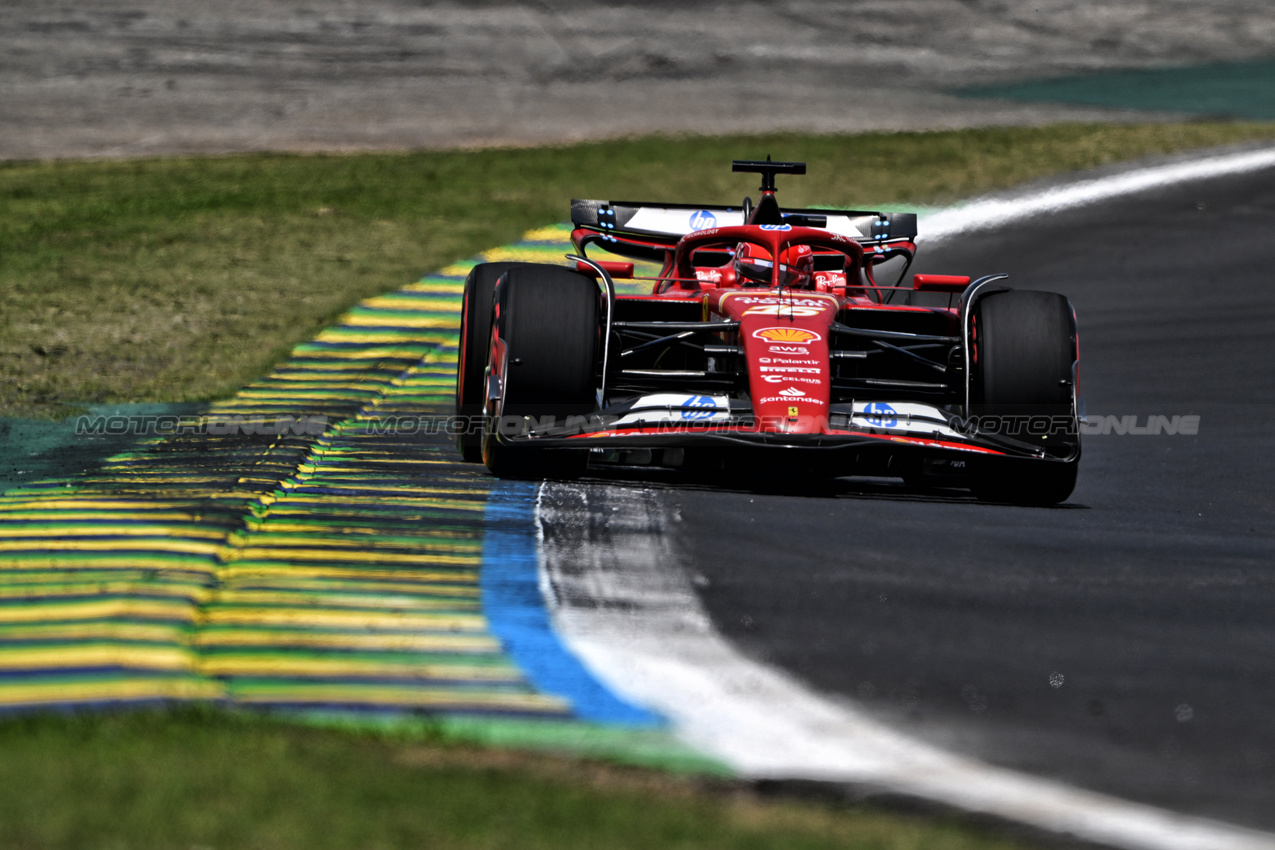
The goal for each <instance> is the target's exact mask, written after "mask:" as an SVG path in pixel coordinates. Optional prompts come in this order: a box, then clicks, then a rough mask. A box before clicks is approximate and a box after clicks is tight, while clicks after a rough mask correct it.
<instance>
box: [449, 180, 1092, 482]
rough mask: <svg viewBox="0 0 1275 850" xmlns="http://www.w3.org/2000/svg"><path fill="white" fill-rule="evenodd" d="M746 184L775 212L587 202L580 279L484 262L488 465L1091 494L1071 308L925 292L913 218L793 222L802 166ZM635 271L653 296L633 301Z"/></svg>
mask: <svg viewBox="0 0 1275 850" xmlns="http://www.w3.org/2000/svg"><path fill="white" fill-rule="evenodd" d="M733 170H734V171H737V172H747V173H756V174H760V175H761V178H762V179H761V188H760V192H761V194H760V198H759V200H758V201H757V202H756V204H754V203H753V202H752V201H751V199H749V198H745V199H744V200H743V203H742V204H740V205H739V206H738V207H724V206H694V205H685V204H660V203H635V202H622V201H598V200H576V201H572V202H571V220H572V224H573V227H574V229H573V231H572V234H571V241H572V244H573V246H574V248H575V254H574V255H570V256H568V257H566V259H565V265H551V264H538V263H511V262H496V263H483V264H480V265H478V266H475V267H474V269H473V271H472V272H471V273H470V274H469V277H468V279H467V280H466V283H465V291H464V301H463V308H462V319H461V327H460V354H459V364H458V372H457V379H456V412H457V415H458V422H459V423H460V427H459V428H458V443H459V448H460V451H461V453H462V454H463V455H464V457H465V459H466V460H468V461H472V462H483V463H485V464H486V465H487V467H488V468H489V469H490V470H491V472H492V473H493V474H494V475H497V476H501V477H510V478H526V479H536V478H546V477H550V478H571V477H576V476H579V475H581V474H584V473H585V472H586V470H589V469H598V470H600V469H603V468H605V467H607V466H608V465H612V466H614V465H619V466H624V467H633V466H654V467H667V468H670V469H674V470H681V471H682V472H683V473H686V474H695V475H699V476H701V477H703V476H708V477H709V478H712V477H713V476H719V475H720V476H727V475H729V476H732V477H734V478H738V477H740V476H743V477H749V476H752V477H765V478H770V477H784V478H788V479H796V480H812V479H815V478H824V479H827V478H832V477H841V476H888V477H894V478H902V479H903V480H904V481H905V482H908V483H910V484H914V485H918V486H925V485H940V486H952V487H967V488H969V489H970V490H971V491H972V492H973V493H974V495H975V496H977V497H978V498H980V499H983V500H991V501H1007V502H1018V503H1032V504H1052V503H1057V502H1061V501H1063V500H1065V499H1066V498H1067V497H1068V496H1069V495H1070V494H1071V492H1072V490H1073V488H1074V487H1075V483H1076V471H1077V467H1078V465H1079V460H1080V437H1079V426H1078V416H1077V401H1076V389H1077V366H1078V360H1079V348H1078V339H1077V333H1076V317H1075V311H1074V310H1073V309H1072V306H1071V304H1070V303H1069V302H1068V300H1067V299H1066V298H1065V297H1063V296H1062V295H1060V294H1057V293H1053V292H1039V291H1030V290H1018V289H1011V288H1010V287H1009V286H1008V285H1007V279H1006V276H1005V275H1003V274H990V275H986V276H983V277H978V278H977V279H972V278H971V277H969V276H966V275H934V274H917V275H913V276H912V278H911V280H910V281H908V280H907V271H908V266H909V265H910V264H911V262H912V259H913V257H914V256H915V253H916V235H917V220H916V216H915V215H912V214H908V213H886V212H867V211H848V210H841V209H806V208H802V209H789V208H785V207H782V206H781V205H780V203H779V201H778V199H777V195H776V188H775V179H776V176H777V175H780V174H785V175H787V174H794V175H795V174H804V173H805V170H806V169H805V164H804V163H799V162H771V161H770V160H769V158H768V159H767V160H766V161H764V162H762V161H735V162H734V163H733ZM590 250H592V251H593V252H594V253H593V256H590V254H589V251H590ZM601 255H605V258H604V257H603V256H601ZM637 264H642V265H646V266H648V267H649V268H650V269H651V270H652V273H651V274H650V275H648V279H649V280H650V281H651V286H650V290H649V292H644V293H642V294H622V293H617V291H616V283H615V281H616V280H626V279H634V278H635V271H634V269H635V265H637ZM656 267H658V269H659V271H658V273H654V269H655V268H656ZM882 277H889V278H890V279H891V281H890V282H888V283H887V282H884V281H882V280H880V278H882Z"/></svg>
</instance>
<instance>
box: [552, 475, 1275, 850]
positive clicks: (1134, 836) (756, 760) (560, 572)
mask: <svg viewBox="0 0 1275 850" xmlns="http://www.w3.org/2000/svg"><path fill="white" fill-rule="evenodd" d="M538 517H539V524H540V528H541V531H542V549H541V569H542V571H543V575H542V581H541V586H542V588H543V589H544V592H545V597H546V601H547V603H548V605H549V606H550V610H551V611H552V614H553V621H554V625H555V628H556V629H557V631H558V633H559V635H560V636H561V638H562V639H563V641H564V642H565V643H566V644H567V646H568V647H569V649H570V650H571V651H572V652H573V653H575V655H576V656H577V657H578V658H579V659H580V660H581V661H582V662H583V663H584V665H585V666H586V667H587V668H588V669H589V670H590V672H592V673H593V675H594V676H596V677H597V678H598V679H599V680H600V681H602V682H603V683H604V684H605V685H606V686H607V687H609V688H611V689H612V690H613V691H614V692H615V693H617V694H619V695H620V696H621V697H623V698H624V699H626V700H629V701H631V702H633V703H635V704H637V705H642V706H645V707H647V708H650V709H651V710H653V711H656V712H659V713H661V714H663V715H664V716H666V717H667V718H668V719H669V720H670V721H671V723H672V724H673V728H674V731H675V732H676V734H677V735H678V736H679V737H680V738H681V739H682V740H683V741H685V742H686V743H687V744H689V745H691V746H693V747H695V748H697V749H699V750H701V751H702V752H704V753H706V754H708V755H711V756H713V757H715V758H718V759H720V760H722V761H723V762H725V763H726V764H728V765H729V766H731V767H732V768H733V769H734V770H736V771H738V773H739V774H741V775H742V776H745V777H754V778H772V779H782V778H801V779H818V780H826V781H833V782H847V783H855V784H862V785H866V786H869V787H872V788H876V789H881V790H883V791H889V792H894V793H899V794H905V795H908V796H912V797H919V798H924V799H928V800H935V801H939V802H942V803H945V804H948V805H953V806H959V807H960V808H962V809H966V810H968V811H971V812H981V813H985V814H989V815H992V816H995V817H1000V818H1006V819H1010V820H1013V821H1017V822H1020V823H1025V824H1030V825H1031V826H1034V827H1037V828H1041V829H1045V830H1049V831H1051V832H1054V833H1058V834H1063V835H1072V836H1076V837H1078V838H1082V839H1084V840H1087V841H1094V842H1099V843H1103V844H1107V845H1111V846H1115V847H1123V848H1130V850H1134V848H1136V850H1272V848H1275V836H1273V835H1270V834H1268V833H1263V832H1258V831H1255V830H1248V829H1244V828H1242V827H1236V826H1232V825H1229V824H1225V823H1220V822H1216V821H1211V820H1206V819H1203V818H1196V817H1189V816H1186V815H1181V814H1177V813H1174V812H1170V811H1166V810H1163V809H1157V808H1155V807H1152V806H1146V805H1141V804H1137V803H1131V802H1127V801H1125V800H1121V799H1118V798H1115V797H1111V796H1107V795H1104V794H1098V793H1095V792H1091V791H1085V790H1082V789H1079V788H1074V787H1071V786H1068V785H1064V784H1062V783H1058V782H1053V781H1050V780H1046V779H1040V778H1038V777H1034V776H1029V775H1027V774H1023V773H1017V772H1015V771H1011V770H1006V769H1003V768H997V767H993V766H991V765H988V764H985V763H983V762H980V761H977V760H975V759H970V758H966V757H963V756H959V755H955V754H953V753H949V752H945V751H943V750H941V749H938V748H936V747H933V746H930V745H928V744H924V743H921V742H919V741H916V740H914V739H911V738H909V737H907V736H906V735H903V734H900V733H899V732H897V731H895V730H893V729H890V728H889V727H887V726H885V725H883V724H881V723H879V722H876V721H874V720H872V719H871V718H869V717H868V716H867V715H866V714H864V713H863V712H862V711H859V710H857V709H856V708H854V707H853V706H852V705H851V704H849V703H848V702H842V701H837V700H834V699H832V698H829V697H826V696H823V695H821V694H818V693H816V692H815V691H813V690H812V689H810V688H808V687H806V686H805V685H803V684H802V683H801V682H799V681H797V680H796V679H795V678H793V677H792V676H789V675H788V674H786V673H784V672H782V671H780V670H777V669H775V668H773V667H770V666H768V665H765V664H761V663H758V662H756V661H753V660H751V659H749V658H746V657H744V656H743V655H742V654H740V653H739V652H738V651H737V650H736V649H735V648H734V647H733V646H731V645H730V644H729V643H728V642H727V641H726V640H725V638H723V637H722V636H721V635H720V634H719V633H718V632H717V630H716V629H715V628H714V627H713V624H712V622H711V621H710V620H709V617H708V615H707V613H706V612H705V611H704V609H703V607H702V605H701V604H700V602H699V598H698V597H697V596H696V595H695V591H694V589H693V586H692V582H693V581H694V579H692V577H691V576H690V575H688V573H687V572H686V570H685V569H684V568H683V566H682V565H681V564H679V563H678V559H677V556H676V553H675V552H674V551H673V550H672V547H671V546H670V544H669V540H668V531H669V529H670V526H671V524H672V523H673V522H675V521H677V519H678V518H677V517H675V516H670V515H669V514H668V509H667V507H666V506H665V504H664V502H663V500H662V498H661V497H660V494H659V493H657V492H654V491H652V490H648V489H638V488H632V487H625V486H623V485H581V484H561V483H552V482H546V483H545V484H544V485H542V487H541V491H540V497H539V499H538Z"/></svg>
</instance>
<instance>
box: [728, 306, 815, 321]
mask: <svg viewBox="0 0 1275 850" xmlns="http://www.w3.org/2000/svg"><path fill="white" fill-rule="evenodd" d="M822 312H823V307H794V306H793V305H791V304H759V305H757V306H756V307H749V308H748V309H747V310H745V311H744V315H745V316H798V317H801V318H809V317H811V316H818V315H819V314H820V313H822Z"/></svg>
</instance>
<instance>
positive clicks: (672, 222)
mask: <svg viewBox="0 0 1275 850" xmlns="http://www.w3.org/2000/svg"><path fill="white" fill-rule="evenodd" d="M780 212H781V213H782V215H783V217H784V221H785V222H787V223H788V224H791V225H793V226H794V227H817V228H820V229H823V230H827V231H828V232H829V233H837V234H840V235H842V236H848V237H850V238H851V239H854V240H857V241H859V242H863V243H874V242H886V241H893V240H897V239H905V240H907V241H909V242H911V241H912V240H914V239H916V215H915V214H914V213H886V212H868V211H864V210H821V209H784V208H782V207H781V208H780ZM571 223H572V224H574V225H575V226H576V227H586V228H590V229H598V230H601V231H603V232H611V233H631V234H634V235H636V236H646V237H654V239H653V241H658V242H665V241H667V242H675V241H677V239H680V238H681V237H683V236H685V235H686V234H688V233H694V232H695V231H697V230H706V229H707V228H710V227H729V226H732V225H738V224H744V223H745V222H744V210H743V208H742V207H711V206H696V205H693V204H648V203H641V202H632V201H581V200H573V201H572V202H571ZM670 236H671V237H674V238H673V239H671V240H670V239H668V237H670ZM660 237H664V238H663V239H661V238H660Z"/></svg>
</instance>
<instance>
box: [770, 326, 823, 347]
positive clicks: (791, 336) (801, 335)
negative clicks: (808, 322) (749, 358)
mask: <svg viewBox="0 0 1275 850" xmlns="http://www.w3.org/2000/svg"><path fill="white" fill-rule="evenodd" d="M753 338H754V339H762V340H765V341H766V342H781V343H787V344H790V345H804V344H806V343H808V342H818V341H819V340H821V339H823V337H821V336H820V335H819V334H817V333H815V332H814V331H808V330H806V329H805V328H758V329H757V330H755V331H753Z"/></svg>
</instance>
